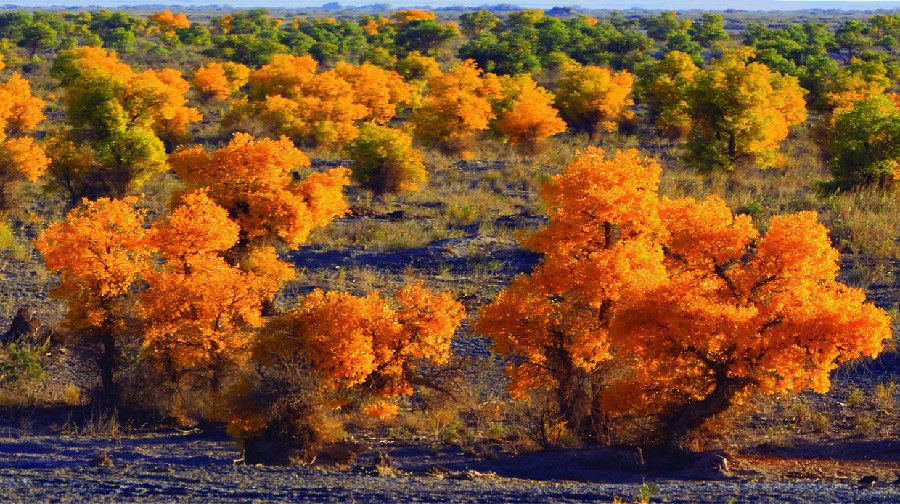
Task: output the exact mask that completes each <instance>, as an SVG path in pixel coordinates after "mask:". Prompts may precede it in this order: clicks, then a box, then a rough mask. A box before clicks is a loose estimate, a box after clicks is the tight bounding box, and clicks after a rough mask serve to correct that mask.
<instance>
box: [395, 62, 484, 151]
mask: <svg viewBox="0 0 900 504" xmlns="http://www.w3.org/2000/svg"><path fill="white" fill-rule="evenodd" d="M499 92H500V81H499V79H497V78H496V76H494V75H492V74H488V75H486V76H482V72H481V70H480V69H479V68H478V67H477V66H476V65H475V62H474V61H472V60H467V61H465V62H463V63H462V64H461V65H458V66H457V67H455V68H454V69H452V70H451V71H450V72H448V73H441V72H435V73H431V74H430V75H429V76H428V91H427V93H426V94H425V96H424V98H423V100H422V104H421V106H420V107H419V108H418V109H417V110H416V111H415V112H414V113H413V115H412V117H411V121H412V123H413V127H414V128H415V130H414V134H415V137H416V138H417V139H419V141H421V142H423V143H425V144H426V145H428V146H432V147H439V148H441V149H443V150H445V151H448V152H453V153H461V154H465V153H467V151H468V149H469V148H470V147H471V143H472V141H473V140H474V137H475V133H476V132H478V131H480V130H485V129H487V128H488V125H489V123H490V120H491V119H493V118H494V112H493V110H492V108H491V101H490V99H491V98H492V97H494V96H496V95H498V94H499Z"/></svg>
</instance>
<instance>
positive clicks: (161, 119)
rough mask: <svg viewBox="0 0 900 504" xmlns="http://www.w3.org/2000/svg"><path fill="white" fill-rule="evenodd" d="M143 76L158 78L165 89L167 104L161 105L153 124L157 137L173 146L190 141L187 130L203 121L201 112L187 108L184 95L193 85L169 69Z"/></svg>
mask: <svg viewBox="0 0 900 504" xmlns="http://www.w3.org/2000/svg"><path fill="white" fill-rule="evenodd" d="M143 75H146V76H147V77H149V78H156V79H157V80H158V81H159V82H160V83H161V84H162V85H163V86H164V87H165V90H164V91H163V93H164V94H165V97H166V99H165V102H164V103H162V104H160V109H159V114H158V116H157V117H156V120H155V121H154V123H153V130H154V131H155V132H156V134H157V136H159V137H160V138H162V139H163V140H166V141H168V142H169V143H170V144H171V145H174V144H177V143H180V142H183V141H186V140H188V139H190V137H189V136H188V135H187V128H188V126H189V125H190V124H192V123H195V122H197V121H199V120H201V119H203V114H201V113H200V111H199V110H197V109H195V108H191V107H185V106H184V105H185V104H186V103H187V98H185V97H184V95H185V94H186V93H187V92H188V90H189V89H190V88H191V85H190V84H189V83H188V82H187V81H186V80H184V78H183V77H182V76H181V72H179V71H178V70H173V69H171V68H167V69H164V70H154V69H152V68H150V69H148V70H146V71H145V72H144V74H143Z"/></svg>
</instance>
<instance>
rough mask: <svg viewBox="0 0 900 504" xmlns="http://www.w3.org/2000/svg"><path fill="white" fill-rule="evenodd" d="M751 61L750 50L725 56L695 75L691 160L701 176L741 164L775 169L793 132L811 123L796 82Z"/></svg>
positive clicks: (691, 103) (691, 93) (691, 97)
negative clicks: (746, 162) (795, 127)
mask: <svg viewBox="0 0 900 504" xmlns="http://www.w3.org/2000/svg"><path fill="white" fill-rule="evenodd" d="M752 55H753V53H752V51H749V50H747V49H745V50H740V51H729V52H726V53H724V54H723V55H722V58H721V59H719V60H715V61H713V62H711V63H710V65H709V67H708V68H706V69H703V70H700V71H699V72H697V73H696V77H695V80H694V85H693V86H691V88H690V89H689V90H688V93H687V102H688V110H689V111H690V112H689V114H690V121H691V126H690V128H691V130H690V134H689V136H688V139H687V144H686V147H687V150H688V155H687V156H686V160H687V162H689V163H691V164H693V165H695V166H696V167H697V168H699V169H701V170H714V169H732V168H733V167H734V166H735V163H737V162H738V161H739V160H740V159H749V160H751V161H753V162H755V163H756V164H757V165H758V166H761V167H769V166H773V165H775V164H777V162H778V159H779V156H778V144H779V142H781V140H784V139H785V138H786V137H787V135H788V128H789V127H790V126H792V125H794V124H798V123H800V122H802V121H803V120H805V119H806V102H805V101H804V100H803V95H804V90H803V89H802V88H801V87H800V85H799V84H798V82H797V78H795V77H791V76H786V75H782V74H780V73H777V72H773V71H771V70H769V68H768V67H766V66H765V65H763V64H761V63H747V60H748V59H749V58H750V57H752Z"/></svg>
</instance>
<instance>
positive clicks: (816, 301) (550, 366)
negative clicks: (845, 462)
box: [476, 149, 891, 449]
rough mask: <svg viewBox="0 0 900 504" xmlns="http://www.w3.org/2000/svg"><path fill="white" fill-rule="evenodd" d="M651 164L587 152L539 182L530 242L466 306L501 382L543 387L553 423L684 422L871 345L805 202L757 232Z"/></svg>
mask: <svg viewBox="0 0 900 504" xmlns="http://www.w3.org/2000/svg"><path fill="white" fill-rule="evenodd" d="M658 174H659V167H658V165H657V164H656V163H655V162H653V161H650V160H642V159H640V157H639V156H638V155H637V153H636V152H634V151H631V152H626V153H620V154H618V155H617V156H616V157H615V158H614V159H611V160H606V159H604V155H603V152H602V151H599V150H594V149H591V150H588V151H586V152H585V153H582V154H580V155H579V156H578V157H577V158H576V161H575V162H574V163H573V164H572V165H571V166H570V167H569V168H568V169H567V170H566V172H565V173H564V174H562V175H558V176H556V177H555V178H554V179H552V180H551V181H550V183H549V184H548V186H547V188H546V189H545V191H544V193H543V194H542V196H543V198H544V199H545V201H546V202H547V203H548V207H549V208H550V213H551V220H550V224H549V226H548V227H547V228H545V229H543V230H541V231H539V232H538V233H537V234H535V235H534V237H532V238H531V239H530V240H529V241H528V242H526V244H528V245H529V246H530V247H531V248H532V249H534V250H536V251H539V252H542V253H543V254H544V258H543V261H542V263H541V265H540V266H538V267H537V268H536V269H535V270H534V272H532V273H531V274H530V275H527V276H521V277H519V278H517V279H516V280H515V281H514V282H513V284H512V285H511V286H510V287H509V288H507V289H505V290H504V291H503V292H501V293H500V295H499V296H498V297H497V299H496V300H495V301H494V302H493V303H491V304H490V305H488V306H486V307H485V308H483V309H482V313H481V319H480V320H479V321H478V323H477V325H476V329H477V330H478V331H479V332H481V333H482V334H486V335H489V336H491V337H492V338H493V339H494V342H495V346H496V349H497V350H498V351H499V352H501V353H502V354H505V355H510V356H515V358H514V359H512V364H511V365H510V367H509V374H510V376H511V385H510V386H511V388H512V391H513V392H516V393H518V394H519V395H521V394H524V393H528V392H531V391H534V390H546V391H549V392H550V396H551V397H552V398H553V399H554V402H555V406H556V409H557V411H558V412H559V413H560V415H561V417H562V418H563V419H564V420H565V421H566V422H567V424H568V426H569V428H571V429H572V430H574V431H575V432H576V433H578V434H580V435H582V436H601V435H607V434H608V431H607V430H606V429H608V428H609V427H610V425H612V424H611V423H610V422H609V420H608V419H610V418H615V417H618V416H621V415H639V416H643V417H647V418H652V419H656V420H657V421H659V422H660V423H659V426H660V428H659V430H658V431H657V432H658V433H659V434H660V436H659V439H658V440H660V441H665V442H667V443H670V444H671V445H673V446H675V447H678V448H682V449H684V448H689V443H688V441H689V439H690V435H691V434H692V433H693V432H694V431H695V430H696V429H697V428H698V427H700V426H701V425H703V424H704V423H705V422H706V421H707V420H709V419H710V418H712V417H713V416H715V415H717V414H719V413H721V412H723V411H726V410H727V409H728V408H730V407H731V406H732V405H734V404H736V403H738V402H740V401H741V400H743V399H744V398H746V397H747V395H748V394H750V393H751V392H754V391H762V392H763V393H767V394H773V393H781V392H788V391H800V390H803V389H805V388H811V389H813V390H816V391H820V392H822V391H825V390H827V389H828V387H829V373H830V371H832V370H833V369H835V367H836V366H837V364H838V363H840V362H843V361H846V360H848V359H852V358H855V357H859V356H873V355H875V354H877V353H878V352H879V351H880V350H881V348H882V342H883V340H885V339H887V338H890V336H891V331H890V320H889V318H888V317H887V315H886V314H885V313H884V312H883V311H882V310H880V309H877V308H875V307H873V306H871V305H868V304H865V295H864V294H863V293H862V292H861V291H859V290H857V289H852V288H850V287H847V286H845V285H843V284H841V283H839V282H837V280H836V276H837V271H838V266H837V257H838V254H837V251H835V250H834V249H833V248H832V247H831V243H830V241H829V239H828V236H827V230H826V229H825V228H824V227H823V226H821V225H820V224H818V222H817V218H816V215H815V214H814V213H811V212H801V213H799V214H796V215H790V216H783V217H776V218H773V219H772V221H771V225H770V228H769V230H768V232H767V233H766V235H765V236H762V237H761V236H760V235H759V233H758V232H757V231H756V229H755V228H754V227H753V226H752V223H751V219H750V217H748V216H738V217H735V216H734V215H733V213H732V212H731V210H730V209H729V208H728V207H727V205H725V203H724V202H722V201H721V200H720V199H718V198H711V199H710V200H708V201H706V202H697V201H695V200H693V199H689V198H687V199H681V200H674V201H670V200H666V199H663V200H659V198H658V196H657V195H656V186H657V183H658Z"/></svg>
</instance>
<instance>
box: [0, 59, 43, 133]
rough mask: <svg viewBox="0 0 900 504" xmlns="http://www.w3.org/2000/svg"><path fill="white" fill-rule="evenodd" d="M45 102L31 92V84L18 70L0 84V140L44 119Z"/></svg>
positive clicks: (28, 129) (32, 128) (26, 129)
mask: <svg viewBox="0 0 900 504" xmlns="http://www.w3.org/2000/svg"><path fill="white" fill-rule="evenodd" d="M46 104H47V102H45V101H44V100H41V99H40V98H38V97H36V96H34V95H32V94H31V85H30V84H29V83H28V81H27V80H25V79H23V78H22V77H21V76H20V75H19V73H18V72H14V73H13V74H12V76H10V78H9V80H8V81H6V82H4V83H2V84H0V140H2V139H5V138H6V136H7V135H9V134H12V135H21V134H25V133H28V132H30V131H32V130H34V129H35V128H36V127H37V124H38V123H39V122H41V121H43V120H44V112H43V110H42V109H43V108H44V105H46Z"/></svg>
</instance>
